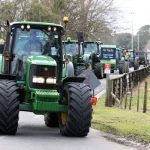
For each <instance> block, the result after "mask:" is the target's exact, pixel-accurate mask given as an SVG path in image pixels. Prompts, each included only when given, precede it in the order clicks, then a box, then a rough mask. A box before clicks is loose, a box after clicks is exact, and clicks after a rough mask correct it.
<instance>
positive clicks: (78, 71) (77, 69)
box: [75, 65, 86, 76]
mask: <svg viewBox="0 0 150 150" xmlns="http://www.w3.org/2000/svg"><path fill="white" fill-rule="evenodd" d="M85 70H86V67H85V66H83V65H81V66H77V68H76V70H75V75H76V76H78V75H80V74H81V73H82V72H83V71H85Z"/></svg>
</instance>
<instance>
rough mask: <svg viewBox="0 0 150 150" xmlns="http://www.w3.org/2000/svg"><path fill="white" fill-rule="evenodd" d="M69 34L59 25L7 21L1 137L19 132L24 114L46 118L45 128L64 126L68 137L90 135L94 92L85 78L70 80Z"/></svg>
mask: <svg viewBox="0 0 150 150" xmlns="http://www.w3.org/2000/svg"><path fill="white" fill-rule="evenodd" d="M63 33H64V29H63V27H62V26H61V25H59V24H54V23H43V22H26V21H23V22H14V23H11V24H9V22H7V36H6V42H5V46H4V51H3V54H2V55H1V57H0V65H1V71H0V97H1V99H0V134H1V135H3V134H9V135H12V134H15V133H16V132H17V127H18V119H19V111H28V112H33V113H35V114H43V115H45V118H44V119H45V124H46V125H47V126H50V127H54V126H56V127H58V125H59V128H60V132H61V134H62V135H64V136H76V137H82V136H86V135H87V134H88V132H89V128H90V125H91V119H92V95H91V89H90V88H89V86H88V85H86V84H84V83H83V81H84V80H85V78H84V77H68V74H69V73H68V69H67V63H68V62H67V60H64V57H63V50H62V40H61V39H62V36H63ZM70 67H71V66H70ZM87 116H88V117H87Z"/></svg>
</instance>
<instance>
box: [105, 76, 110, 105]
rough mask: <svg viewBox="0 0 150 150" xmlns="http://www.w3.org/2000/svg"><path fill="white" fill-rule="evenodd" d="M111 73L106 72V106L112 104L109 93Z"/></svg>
mask: <svg viewBox="0 0 150 150" xmlns="http://www.w3.org/2000/svg"><path fill="white" fill-rule="evenodd" d="M109 76H110V75H109V74H106V100H105V106H110V102H109V97H110V96H109V95H110V86H109Z"/></svg>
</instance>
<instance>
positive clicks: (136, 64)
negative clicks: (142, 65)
mask: <svg viewBox="0 0 150 150" xmlns="http://www.w3.org/2000/svg"><path fill="white" fill-rule="evenodd" d="M137 69H139V63H138V62H137V61H134V70H137Z"/></svg>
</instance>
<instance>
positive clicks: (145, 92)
mask: <svg viewBox="0 0 150 150" xmlns="http://www.w3.org/2000/svg"><path fill="white" fill-rule="evenodd" d="M146 111H147V82H145V88H144V103H143V113H146Z"/></svg>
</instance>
